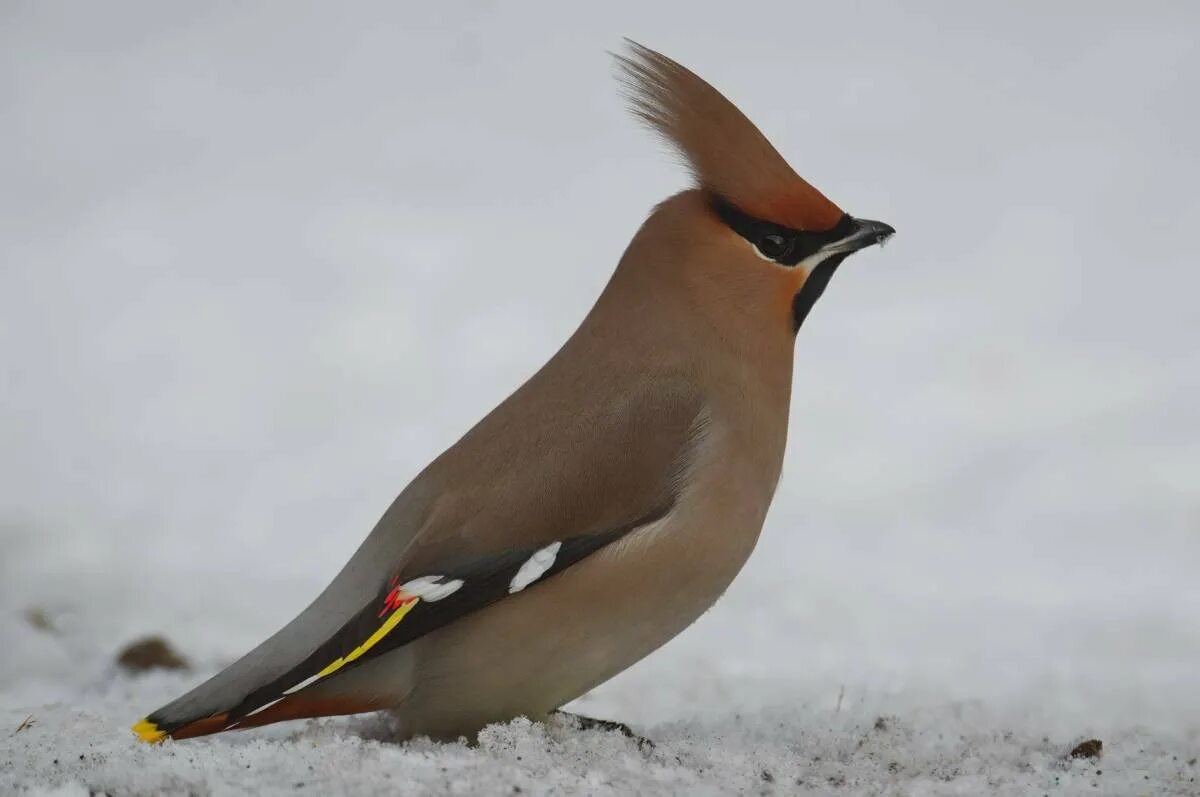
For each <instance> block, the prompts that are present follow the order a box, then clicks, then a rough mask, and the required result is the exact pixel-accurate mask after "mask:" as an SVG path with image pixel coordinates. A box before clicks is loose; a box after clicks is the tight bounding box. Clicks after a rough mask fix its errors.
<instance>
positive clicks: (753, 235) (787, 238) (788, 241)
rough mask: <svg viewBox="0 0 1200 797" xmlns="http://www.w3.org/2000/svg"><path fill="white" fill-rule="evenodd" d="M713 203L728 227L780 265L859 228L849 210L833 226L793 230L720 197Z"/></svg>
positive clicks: (803, 256) (808, 253)
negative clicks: (757, 215) (826, 228)
mask: <svg viewBox="0 0 1200 797" xmlns="http://www.w3.org/2000/svg"><path fill="white" fill-rule="evenodd" d="M712 206H713V210H714V211H715V212H716V214H717V216H718V217H719V218H720V219H721V221H723V222H725V224H726V225H728V227H729V229H731V230H733V231H734V232H736V233H737V234H738V235H740V236H742V237H743V238H745V239H746V240H747V241H749V242H750V244H751V245H752V246H753V247H754V248H755V249H757V250H758V252H759V254H761V255H762V256H763V257H765V258H766V259H768V260H773V261H775V262H776V263H778V264H779V265H781V266H788V267H791V266H794V265H796V264H797V263H799V262H800V261H802V260H804V258H806V257H809V256H811V255H814V254H816V253H817V252H818V251H820V249H821V247H823V246H827V245H829V244H831V243H833V242H835V241H840V240H842V239H843V238H848V237H850V236H851V235H853V234H854V233H855V232H856V231H857V229H858V228H857V226H856V225H855V223H854V219H853V218H851V217H850V215H849V214H846V213H843V214H842V218H841V219H840V220H838V223H837V224H835V225H834V226H833V227H831V228H830V229H828V230H820V231H817V232H813V231H807V230H793V229H792V228H791V227H784V226H783V225H782V224H776V223H775V222H773V221H767V220H766V219H756V218H755V217H753V216H751V215H749V214H747V213H743V212H742V211H740V210H738V209H737V208H736V207H734V206H733V205H732V204H730V203H729V202H727V201H725V200H724V199H721V198H720V197H716V198H714V199H713V202H712Z"/></svg>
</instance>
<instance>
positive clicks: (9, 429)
mask: <svg viewBox="0 0 1200 797" xmlns="http://www.w3.org/2000/svg"><path fill="white" fill-rule="evenodd" d="M441 5H442V4H396V3H378V4H361V3H360V4H349V5H338V6H337V7H336V8H335V7H334V6H332V5H320V4H296V3H258V4H233V3H206V4H163V3H105V4H98V3H95V4H84V3H76V4H67V3H42V2H39V3H33V2H12V1H11V0H10V1H9V2H5V3H4V4H3V5H2V6H0V119H2V124H0V184H2V185H3V189H2V190H0V375H2V379H3V389H2V390H0V441H2V442H0V535H2V536H0V559H2V560H3V564H0V575H2V576H3V583H2V585H0V599H2V600H3V605H2V608H3V609H4V610H5V611H6V612H8V611H9V610H14V611H15V610H19V609H21V608H23V607H24V606H26V605H30V604H33V603H37V602H43V603H50V604H53V605H61V606H65V607H68V608H71V609H72V610H74V611H76V612H78V613H79V614H80V615H81V616H82V617H83V618H84V622H83V623H82V624H83V625H85V626H87V627H88V628H90V629H91V631H90V633H93V634H95V635H96V636H97V638H98V639H102V640H104V642H102V643H98V644H107V643H108V642H107V641H108V640H113V641H112V644H113V645H114V646H115V645H116V641H115V640H117V639H119V638H121V636H122V635H129V634H133V633H140V632H143V631H154V630H162V626H164V625H172V627H178V628H180V629H183V628H188V629H191V631H189V632H187V633H190V634H192V637H193V639H192V643H193V646H194V647H198V648H200V649H201V651H202V653H203V654H205V655H212V656H214V657H220V656H227V655H235V654H237V653H239V652H241V649H243V648H244V647H246V646H248V645H249V644H252V643H254V642H256V641H258V639H259V638H261V637H262V636H263V635H264V634H265V633H267V632H269V631H270V630H273V627H274V626H276V625H277V624H278V623H280V622H282V621H284V620H286V619H288V618H289V617H290V616H291V615H292V613H293V612H294V611H295V610H297V609H299V608H300V607H301V606H302V605H303V604H304V603H306V602H307V600H308V599H309V598H310V597H311V596H312V595H313V594H315V592H316V590H317V589H319V588H320V587H321V586H322V585H323V584H324V583H325V581H326V580H327V579H328V577H330V576H332V574H333V573H334V572H335V571H336V569H337V568H338V567H340V565H341V563H342V562H343V561H344V559H345V558H346V557H347V556H348V555H349V554H350V553H351V552H352V551H353V549H354V548H355V547H356V546H357V545H358V543H359V542H360V540H361V539H362V537H363V536H365V534H366V532H367V531H368V530H369V528H370V527H371V525H372V524H373V523H374V521H375V520H376V519H377V517H378V516H379V515H380V514H381V513H382V511H383V509H384V508H385V507H386V506H387V504H388V503H389V502H390V500H391V499H392V497H393V496H394V495H395V494H396V493H397V492H398V491H399V490H400V489H401V488H402V487H403V486H404V484H405V483H406V482H407V481H408V480H409V479H410V478H411V477H412V476H413V475H415V473H416V472H417V471H418V470H419V469H420V467H422V466H423V465H424V464H425V463H426V462H427V461H428V460H429V459H431V458H432V457H433V456H435V455H436V454H437V453H439V452H440V451H441V450H442V449H444V448H445V447H446V446H448V445H450V444H452V443H453V442H454V441H455V440H456V439H457V437H458V435H459V434H461V433H462V432H463V431H465V430H466V428H467V427H468V426H469V425H471V424H472V423H474V422H475V421H476V420H478V418H480V417H481V416H482V415H483V414H484V413H486V412H487V411H488V410H490V409H491V408H492V407H493V406H494V405H495V404H496V403H497V402H498V401H499V400H501V399H502V398H503V397H504V396H505V395H507V393H508V392H509V391H510V390H512V389H513V388H514V387H515V386H516V385H517V384H519V382H520V381H521V380H523V379H524V378H526V377H527V376H528V375H530V374H531V373H532V372H533V371H534V370H535V369H536V368H537V367H538V366H539V365H540V364H541V363H542V362H543V361H544V360H545V359H546V358H547V357H548V356H549V355H550V354H552V353H553V351H554V350H555V349H556V348H557V347H558V346H559V345H560V344H561V342H562V341H563V340H565V338H566V337H567V336H568V335H569V334H570V333H571V331H572V330H573V329H574V327H575V325H576V324H577V323H578V321H579V320H580V319H581V318H582V316H583V314H584V313H585V312H586V311H587V309H588V308H589V307H590V305H591V302H592V301H593V300H594V298H595V296H596V295H597V293H598V292H599V290H600V289H601V287H602V286H603V284H604V282H605V281H606V279H607V278H608V275H609V273H610V272H611V269H612V267H613V266H614V265H615V263H616V260H617V258H618V257H619V256H620V254H621V252H622V250H623V248H624V246H625V244H626V243H627V242H628V240H629V238H630V237H631V236H632V234H633V232H634V230H635V229H636V227H637V225H638V224H639V223H640V221H641V220H642V219H643V218H644V216H645V214H646V213H647V211H648V210H649V208H650V207H651V206H652V205H653V204H654V203H655V202H657V201H659V200H661V199H663V198H665V197H666V196H667V195H669V194H670V193H672V192H673V191H675V190H677V189H679V188H681V187H683V186H684V184H685V183H684V176H683V174H682V173H681V171H680V169H679V168H678V167H677V166H676V165H675V164H674V163H673V162H672V160H671V159H670V158H669V157H668V156H666V155H664V153H663V151H662V148H661V146H660V145H658V144H657V142H655V141H654V140H652V139H651V138H650V137H649V136H648V135H647V134H645V133H644V132H643V131H641V130H639V129H638V128H637V126H636V125H635V124H634V123H633V122H632V120H631V119H629V118H628V117H627V115H626V114H625V113H624V111H623V109H622V106H621V101H620V98H619V96H618V93H617V87H616V85H615V83H614V81H613V80H612V78H611V65H610V62H609V59H608V57H607V56H606V55H605V50H612V49H616V48H618V47H619V46H620V42H621V36H624V35H628V36H630V37H632V38H635V39H637V40H638V41H641V42H642V43H644V44H646V45H648V46H650V47H653V48H656V49H659V50H661V51H663V52H664V53H666V54H668V55H670V56H671V57H673V58H676V59H677V60H679V61H681V62H682V63H684V64H686V65H688V66H690V67H691V68H693V69H694V70H695V71H697V72H698V73H699V74H700V75H702V76H704V77H705V78H706V79H708V80H709V81H710V82H712V83H713V84H714V85H716V86H717V87H718V88H720V89H721V90H722V91H724V92H725V93H726V94H728V95H729V96H730V97H731V98H732V99H733V100H734V101H735V102H736V103H738V104H739V106H740V107H742V108H743V110H745V111H746V113H747V114H748V115H749V116H750V117H751V118H752V119H754V120H755V121H756V122H757V123H758V124H759V126H760V127H761V128H762V129H763V130H764V132H766V133H767V135H768V136H769V137H770V138H771V139H772V140H773V141H774V143H775V144H776V145H777V147H778V148H779V149H780V151H781V152H783V153H784V155H785V156H786V157H788V158H789V160H790V161H791V162H792V164H793V165H794V166H795V167H796V169H797V170H798V171H799V172H800V173H801V174H803V175H804V176H805V177H807V178H808V179H809V180H810V181H811V182H813V183H814V184H815V185H817V186H818V187H820V188H821V189H822V190H823V191H825V192H826V193H827V194H828V195H829V196H830V197H831V198H833V199H834V201H836V202H838V203H839V204H841V205H842V206H843V207H844V208H846V209H847V210H848V211H849V212H851V213H855V214H860V215H863V216H867V217H870V218H879V219H883V220H886V221H888V222H890V223H892V224H894V225H895V226H896V227H897V229H898V230H899V234H898V236H897V237H896V239H895V241H894V242H893V243H892V244H891V245H889V247H888V248H887V249H886V250H884V251H881V252H875V251H872V252H871V253H869V254H864V255H862V256H860V257H858V258H855V259H854V260H853V261H851V262H850V263H848V264H847V265H846V267H844V268H842V269H841V270H840V273H839V274H838V277H837V279H836V280H835V281H834V283H833V284H832V285H831V287H830V290H829V291H828V292H827V294H826V296H825V298H824V299H823V300H822V301H821V303H820V304H818V306H817V308H816V310H815V311H814V312H813V315H812V316H811V318H810V320H809V322H808V323H807V324H806V327H805V329H804V330H803V333H802V335H801V339H800V341H799V345H798V349H797V375H796V382H795V390H794V400H793V424H792V434H791V440H790V442H789V451H788V458H787V463H786V466H785V472H784V476H783V479H782V481H781V484H780V488H779V492H778V495H777V498H776V503H775V506H774V508H773V509H772V513H771V515H770V518H769V519H768V523H767V527H766V529H765V531H764V534H763V538H762V541H761V543H760V547H759V550H758V551H757V552H756V554H755V557H754V558H753V560H752V562H751V564H750V566H749V567H748V568H747V570H746V572H744V573H743V575H742V576H741V577H740V579H739V581H738V582H736V583H735V585H734V587H733V589H732V590H731V591H730V594H729V595H728V596H727V599H726V601H725V602H724V603H723V604H721V606H719V607H718V609H716V610H714V612H712V613H711V614H710V615H708V616H706V617H705V618H704V619H703V620H702V621H701V623H700V624H698V626H697V630H695V631H689V632H688V633H687V634H686V635H685V641H681V642H680V643H679V646H678V647H677V648H674V650H677V651H678V652H675V653H671V654H668V655H667V658H666V659H664V661H666V662H667V664H661V665H656V664H650V665H647V666H649V667H651V668H653V667H659V666H662V667H665V666H668V665H669V664H670V663H672V662H675V663H678V661H680V660H681V657H683V658H686V657H688V656H693V657H694V660H695V661H700V660H701V659H702V658H703V657H704V656H706V655H712V654H713V650H714V649H719V650H721V651H722V654H721V655H723V656H724V657H725V660H726V664H727V666H728V667H729V668H731V670H730V671H732V672H736V673H739V674H741V675H743V676H745V677H747V678H751V677H761V678H764V679H780V678H787V677H793V676H794V677H797V678H799V677H812V678H822V677H828V678H834V677H837V676H834V675H831V673H835V672H836V673H838V675H839V676H840V677H842V678H844V679H849V680H850V681H851V682H852V683H867V684H875V685H877V686H878V687H879V688H881V689H883V688H886V687H887V686H889V685H891V684H894V683H912V682H914V681H916V680H920V679H928V680H929V681H930V682H937V681H939V679H941V680H948V681H954V679H956V678H959V679H961V678H963V677H966V676H964V673H973V674H974V675H972V676H970V677H969V678H968V679H967V681H965V682H963V681H961V680H959V681H956V682H955V683H958V684H960V687H958V688H960V689H961V691H962V692H963V693H964V694H967V695H976V694H981V693H986V694H989V695H994V696H1004V695H1005V694H1006V692H1005V691H1004V690H1019V689H1021V688H1024V685H1025V684H1026V682H1027V681H1028V680H1029V679H1031V678H1035V677H1037V678H1047V679H1056V678H1057V679H1066V678H1074V677H1077V676H1078V677H1080V678H1083V680H1084V681H1087V682H1088V683H1090V684H1091V685H1092V686H1093V687H1094V688H1095V689H1096V690H1097V691H1098V692H1099V691H1102V690H1103V689H1104V687H1105V685H1106V684H1107V683H1108V682H1109V680H1111V679H1116V678H1124V679H1125V680H1124V682H1125V683H1126V685H1127V686H1128V689H1127V692H1128V700H1129V703H1128V706H1134V707H1135V708H1134V709H1133V710H1135V711H1146V712H1151V711H1152V710H1158V709H1161V711H1163V712H1170V711H1172V710H1175V711H1178V710H1180V709H1179V700H1180V698H1179V697H1178V695H1175V696H1174V699H1172V695H1171V694H1165V693H1163V694H1159V695H1158V697H1154V696H1153V695H1150V696H1149V697H1148V696H1147V695H1148V694H1149V692H1150V691H1151V690H1150V688H1149V686H1148V687H1147V694H1142V693H1141V692H1138V691H1137V684H1138V682H1137V680H1136V679H1137V678H1140V677H1142V676H1144V675H1145V674H1146V673H1155V674H1157V676H1160V679H1159V681H1157V682H1156V683H1157V684H1158V685H1159V686H1161V684H1162V683H1164V682H1167V683H1170V684H1174V685H1175V686H1179V687H1189V686H1190V687H1195V686H1196V680H1195V678H1196V676H1195V675H1194V674H1193V673H1194V662H1195V660H1196V657H1197V656H1200V634H1198V632H1197V631H1196V625H1195V622H1194V619H1195V617H1196V614H1197V612H1198V611H1200V587H1198V586H1197V581H1198V580H1197V579H1196V576H1195V573H1196V571H1197V567H1198V565H1200V487H1198V486H1200V345H1197V344H1198V343H1200V330H1198V326H1200V324H1198V322H1200V311H1198V310H1197V295H1198V294H1200V272H1198V269H1197V264H1196V255H1195V248H1196V237H1197V234H1196V224H1197V221H1196V220H1197V218H1198V217H1200V199H1198V198H1197V190H1196V186H1197V184H1198V182H1200V155H1198V154H1197V146H1196V142H1197V141H1200V105H1198V103H1197V101H1196V97H1197V96H1200V85H1198V83H1200V46H1198V44H1197V36H1196V30H1197V27H1198V25H1200V11H1198V10H1197V8H1198V7H1197V6H1196V5H1195V4H1190V3H1183V2H1179V3H1144V4H1132V3H1119V4H1111V3H1082V2H1079V3H1055V4H1046V3H1017V4H994V3H987V4H984V3H951V2H945V3H906V4H903V6H901V4H899V3H896V4H831V3H821V4H816V3H781V4H777V5H776V4H756V3H747V2H741V3H736V4H730V3H714V4H687V5H686V7H684V6H677V7H674V8H667V7H658V6H654V5H651V4H647V3H622V2H614V3H604V4H586V6H585V5H584V4H579V5H576V4H550V3H547V4H516V3H514V4H502V3H471V4H461V6H457V7H439V6H441ZM445 5H446V6H451V5H456V4H445ZM230 618H233V619H230ZM180 635H181V636H185V635H186V634H185V632H183V631H182V630H181V631H180ZM771 646H774V647H771ZM763 650H771V651H773V653H771V654H770V655H769V656H766V657H764V656H763V655H761V654H755V653H754V652H753V651H763ZM6 655H8V656H10V657H11V656H12V655H13V654H12V653H11V652H10V653H8V654H6ZM671 656H674V657H675V658H671ZM1097 656H1098V657H1101V658H1103V657H1108V659H1109V661H1110V663H1111V666H1109V668H1108V669H1106V670H1105V671H1104V672H1103V673H1099V674H1094V677H1093V678H1092V680H1091V681H1088V677H1089V676H1088V666H1089V665H1088V662H1089V661H1090V660H1093V658H1094V657H1097ZM689 660H690V659H689ZM1112 662H1115V663H1112ZM10 663H11V658H10ZM799 670H803V671H804V672H806V673H810V675H808V676H802V675H799V674H796V673H795V672H794V671H799ZM645 672H648V673H651V674H653V673H655V672H656V671H655V670H653V669H650V670H645ZM630 677H634V678H636V677H639V676H637V675H636V674H634V675H631V676H630ZM1147 677H1148V676H1147ZM1131 679H1132V680H1131ZM1129 684H1132V686H1129ZM1155 691H1161V690H1158V689H1157V687H1156V690H1155ZM1192 691H1193V693H1195V692H1197V691H1200V690H1195V689H1193V690H1192ZM1114 699H1115V698H1114ZM1188 699H1193V698H1183V700H1184V701H1185V702H1186V700H1188ZM1156 700H1157V701H1158V702H1155V701H1156ZM1193 700H1196V701H1200V698H1194V699H1193ZM1138 701H1141V702H1138ZM1146 701H1149V702H1146ZM1128 706H1126V708H1128ZM1155 707H1157V709H1155Z"/></svg>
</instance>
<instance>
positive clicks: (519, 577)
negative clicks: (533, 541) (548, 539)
mask: <svg viewBox="0 0 1200 797" xmlns="http://www.w3.org/2000/svg"><path fill="white" fill-rule="evenodd" d="M561 547H562V543H561V542H553V543H550V544H549V545H547V546H546V547H545V548H539V549H538V550H537V551H534V553H533V556H531V557H529V558H528V559H527V560H525V564H523V565H521V569H520V570H518V571H517V574H516V575H515V576H513V579H512V581H510V582H509V584H508V593H509V594H510V595H511V594H512V593H514V592H520V591H521V590H523V589H525V588H526V587H528V586H529V585H530V584H532V583H533V582H535V581H537V580H538V579H539V578H541V577H542V576H543V575H544V574H545V572H546V571H547V570H549V569H550V568H551V567H553V566H554V560H555V559H557V558H558V549H559V548H561Z"/></svg>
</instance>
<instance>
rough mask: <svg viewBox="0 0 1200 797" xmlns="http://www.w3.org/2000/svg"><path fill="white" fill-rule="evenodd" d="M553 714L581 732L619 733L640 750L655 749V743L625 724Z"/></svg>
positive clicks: (557, 711)
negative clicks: (635, 743)
mask: <svg viewBox="0 0 1200 797" xmlns="http://www.w3.org/2000/svg"><path fill="white" fill-rule="evenodd" d="M551 713H552V714H554V715H557V716H559V717H563V718H564V719H566V720H568V721H569V722H573V723H574V724H575V726H576V727H577V728H579V729H580V730H581V731H616V732H617V733H620V734H622V735H623V736H625V737H627V738H629V739H632V740H633V741H635V742H637V746H638V749H639V750H645V749H646V748H653V747H654V742H652V741H650V740H649V739H647V738H646V737H645V736H639V735H638V734H636V733H634V732H633V728H630V727H629V726H628V725H626V724H625V723H623V722H615V721H614V720H601V719H596V718H595V717H585V716H583V715H582V714H572V713H571V712H569V711H563V710H561V709H556V710H555V711H553V712H551Z"/></svg>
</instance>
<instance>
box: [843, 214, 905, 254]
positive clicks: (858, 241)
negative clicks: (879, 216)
mask: <svg viewBox="0 0 1200 797" xmlns="http://www.w3.org/2000/svg"><path fill="white" fill-rule="evenodd" d="M854 224H855V226H856V227H857V229H856V230H855V231H854V233H853V234H852V235H851V236H850V237H849V238H846V239H844V240H843V241H842V242H841V245H842V246H844V247H845V248H846V251H847V252H857V251H858V250H859V249H866V248H867V247H868V246H874V245H875V244H879V245H881V246H882V245H883V244H884V243H885V242H886V241H887V239H888V238H891V237H892V236H893V235H895V234H896V228H895V227H893V226H892V225H890V224H884V223H883V222H882V221H872V220H871V219H854Z"/></svg>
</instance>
